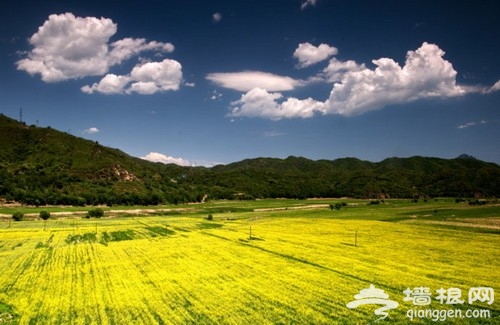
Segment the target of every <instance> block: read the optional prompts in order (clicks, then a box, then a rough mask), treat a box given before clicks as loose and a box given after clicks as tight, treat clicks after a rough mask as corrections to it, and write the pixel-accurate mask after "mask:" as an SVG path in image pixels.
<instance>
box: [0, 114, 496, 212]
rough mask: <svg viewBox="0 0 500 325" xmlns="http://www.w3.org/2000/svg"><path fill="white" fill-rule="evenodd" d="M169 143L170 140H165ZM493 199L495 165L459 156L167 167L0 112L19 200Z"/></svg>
mask: <svg viewBox="0 0 500 325" xmlns="http://www.w3.org/2000/svg"><path fill="white" fill-rule="evenodd" d="M166 141H168V139H166ZM342 196H349V197H362V198H380V197H392V198H403V197H404V198H414V197H438V196H448V197H464V198H466V197H476V198H477V197H498V196H500V166H498V165H496V164H493V163H487V162H483V161H480V160H477V159H474V158H473V157H470V156H467V155H462V156H460V157H458V158H456V159H440V158H428V157H411V158H388V159H386V160H384V161H381V162H378V163H374V162H369V161H362V160H359V159H356V158H342V159H336V160H333V161H332V160H318V161H313V160H309V159H306V158H301V157H288V158H286V159H276V158H256V159H248V160H243V161H240V162H236V163H232V164H228V165H218V166H215V167H212V168H205V167H181V166H177V165H164V164H160V163H152V162H148V161H145V160H142V159H139V158H134V157H131V156H129V155H127V154H126V153H124V152H122V151H120V150H118V149H112V148H108V147H105V146H102V145H100V144H99V143H97V142H93V141H89V140H85V139H81V138H78V137H75V136H73V135H70V134H67V133H64V132H60V131H57V130H54V129H51V128H40V127H36V126H33V125H32V126H27V125H25V124H24V123H20V122H18V121H16V120H13V119H10V118H8V117H6V116H4V115H0V199H1V200H2V201H17V202H22V203H26V204H35V205H43V204H72V205H84V204H159V203H167V202H170V203H181V202H194V201H201V200H203V199H206V198H208V199H253V198H273V197H288V198H308V197H342Z"/></svg>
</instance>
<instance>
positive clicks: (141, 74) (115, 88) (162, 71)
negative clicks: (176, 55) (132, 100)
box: [82, 59, 182, 95]
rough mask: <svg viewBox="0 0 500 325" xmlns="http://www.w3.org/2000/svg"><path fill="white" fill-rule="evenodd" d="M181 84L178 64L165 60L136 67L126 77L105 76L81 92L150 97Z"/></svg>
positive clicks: (175, 88)
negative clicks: (134, 94)
mask: <svg viewBox="0 0 500 325" xmlns="http://www.w3.org/2000/svg"><path fill="white" fill-rule="evenodd" d="M181 82H182V66H181V64H180V63H179V62H177V61H175V60H171V59H165V60H163V61H161V62H146V63H143V64H138V65H136V66H135V67H134V68H133V69H132V72H131V73H130V74H129V75H126V76H117V75H114V74H107V75H106V76H104V77H103V78H102V79H101V80H100V81H99V82H98V83H94V84H93V85H92V86H88V85H85V86H83V87H82V91H83V92H84V93H87V94H92V93H94V92H99V93H103V94H123V93H127V94H130V93H134V92H135V93H138V94H141V95H151V94H154V93H157V92H162V91H167V90H178V89H179V86H180V84H181Z"/></svg>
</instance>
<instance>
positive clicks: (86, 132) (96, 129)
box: [83, 127, 101, 134]
mask: <svg viewBox="0 0 500 325" xmlns="http://www.w3.org/2000/svg"><path fill="white" fill-rule="evenodd" d="M99 132H101V131H100V130H99V129H98V128H96V127H92V128H88V129H86V130H84V131H83V133H85V134H94V133H99Z"/></svg>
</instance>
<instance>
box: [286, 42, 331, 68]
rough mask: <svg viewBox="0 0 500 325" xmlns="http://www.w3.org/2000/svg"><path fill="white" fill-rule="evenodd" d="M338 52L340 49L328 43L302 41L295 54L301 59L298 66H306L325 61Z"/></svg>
mask: <svg viewBox="0 0 500 325" xmlns="http://www.w3.org/2000/svg"><path fill="white" fill-rule="evenodd" d="M337 53H338V49H337V48H336V47H333V46H330V45H328V44H320V45H319V46H314V45H312V44H310V43H300V44H299V46H298V47H297V49H296V50H295V52H294V53H293V56H294V57H295V58H297V60H299V65H298V67H299V68H305V67H309V66H311V65H313V64H316V63H318V62H321V61H324V60H326V59H328V58H329V57H330V56H332V55H336V54H337Z"/></svg>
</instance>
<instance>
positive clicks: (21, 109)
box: [19, 107, 23, 123]
mask: <svg viewBox="0 0 500 325" xmlns="http://www.w3.org/2000/svg"><path fill="white" fill-rule="evenodd" d="M19 122H21V123H23V108H22V107H21V108H19Z"/></svg>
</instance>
